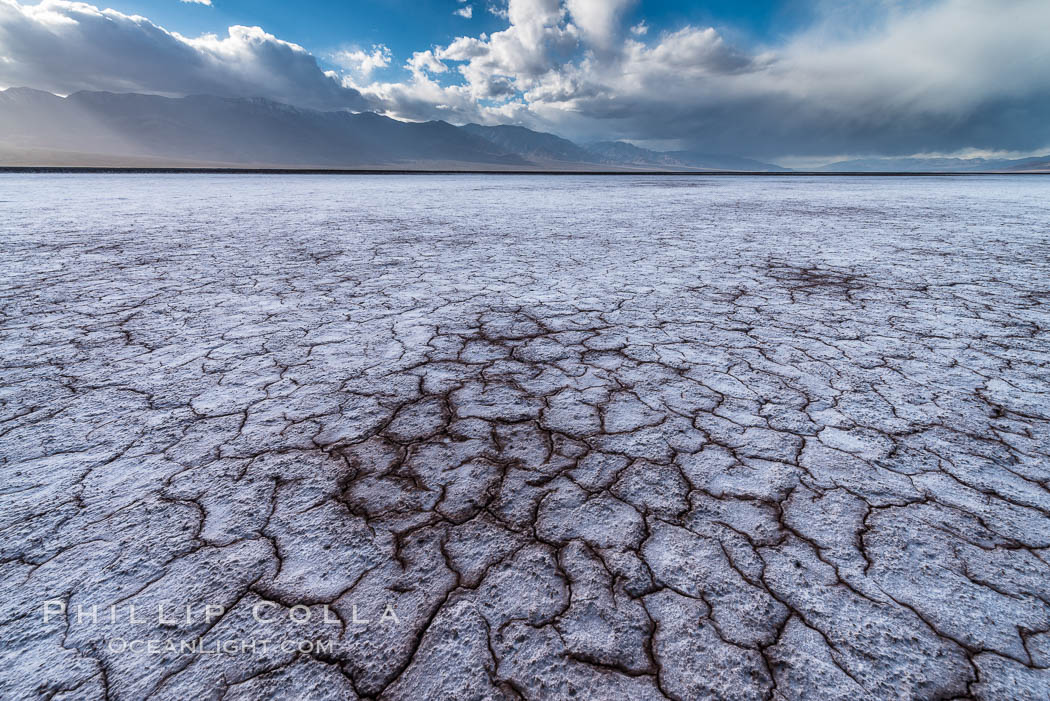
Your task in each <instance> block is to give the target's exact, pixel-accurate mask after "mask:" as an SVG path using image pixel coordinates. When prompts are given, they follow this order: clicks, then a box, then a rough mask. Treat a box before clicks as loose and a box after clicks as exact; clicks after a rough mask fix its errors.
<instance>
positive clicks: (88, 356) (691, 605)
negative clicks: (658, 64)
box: [0, 174, 1050, 701]
mask: <svg viewBox="0 0 1050 701" xmlns="http://www.w3.org/2000/svg"><path fill="white" fill-rule="evenodd" d="M0 349H2V351H0V363H2V370H0V551H2V552H0V562H2V564H0V697H3V698H4V699H20V698H36V697H44V698H55V699H92V698H111V699H142V698H156V699H189V698H226V699H257V698H268V697H272V698H300V699H353V698H358V697H360V698H370V699H440V698H447V699H464V700H466V699H503V698H508V699H516V698H526V699H569V698H577V699H602V700H612V699H631V700H636V699H663V698H670V699H680V700H683V701H685V700H692V699H706V698H712V699H775V700H786V699H800V700H806V701H809V700H813V699H848V700H850V701H855V700H858V699H951V698H971V697H975V698H981V699H1047V698H1050V179H1048V178H1039V177H1035V176H1032V177H1023V176H1015V177H959V178H949V177H943V178H942V177H937V178H880V177H871V178H862V177H857V178H832V177H825V178H807V177H762V178H746V177H741V178H719V177H650V178H645V177H634V176H631V177H607V178H600V177H576V176H573V177H569V176H565V177H544V176H500V177H484V176H467V175H463V176H393V175H391V176H383V177H367V176H359V177H358V176H346V177H343V176H249V175H244V176H235V175H212V176H209V175H10V174H9V175H3V176H0Z"/></svg>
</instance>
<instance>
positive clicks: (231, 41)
mask: <svg viewBox="0 0 1050 701" xmlns="http://www.w3.org/2000/svg"><path fill="white" fill-rule="evenodd" d="M0 53H2V54H3V55H5V56H7V58H8V59H9V60H8V61H4V62H2V63H0V85H6V86H28V87H34V88H38V89H42V90H49V91H51V92H55V93H58V94H68V93H72V92H76V91H78V90H110V91H114V92H146V93H157V94H162V95H186V94H192V93H208V94H213V95H222V96H248V97H268V98H271V99H275V100H280V101H282V102H289V103H292V104H297V105H301V106H306V107H323V108H329V109H339V108H351V109H364V108H366V107H367V104H366V103H365V101H364V100H363V99H362V98H361V96H360V94H359V93H358V92H357V91H356V90H352V89H349V88H347V87H345V86H344V85H343V84H342V83H341V82H340V81H339V80H337V79H335V78H333V77H332V76H330V75H326V74H325V72H324V71H322V70H321V68H320V67H319V66H318V64H317V60H316V59H315V58H314V57H313V56H312V55H311V54H310V53H309V52H307V51H306V50H305V49H304V48H303V47H301V46H298V45H296V44H293V43H291V42H287V41H282V40H281V39H278V38H277V37H275V36H273V35H272V34H268V33H267V32H265V31H263V30H262V29H260V28H259V27H242V26H234V27H230V28H229V29H228V30H227V33H226V35H225V36H219V35H215V34H206V35H203V36H199V37H195V38H191V37H185V36H182V35H181V34H178V33H176V32H170V31H167V30H165V29H164V28H162V27H159V26H157V25H155V24H153V23H152V22H150V21H149V20H148V19H146V18H145V17H140V16H137V15H127V14H124V13H121V12H118V11H116V10H109V9H99V8H98V7H95V6H93V5H89V4H86V3H81V2H66V1H65V0H44V1H43V2H41V3H39V4H36V5H29V4H22V3H20V2H18V1H17V0H0Z"/></svg>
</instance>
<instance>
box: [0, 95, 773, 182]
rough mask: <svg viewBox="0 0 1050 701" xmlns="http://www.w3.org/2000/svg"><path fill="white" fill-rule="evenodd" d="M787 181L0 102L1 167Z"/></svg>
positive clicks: (288, 113)
mask: <svg viewBox="0 0 1050 701" xmlns="http://www.w3.org/2000/svg"><path fill="white" fill-rule="evenodd" d="M121 163H126V164H128V165H131V166H136V167H148V166H150V165H154V166H163V165H174V166H182V167H185V166H191V165H200V166H237V167H289V168H291V167H316V168H373V167H378V168H384V167H385V168H437V169H444V168H451V169H457V168H460V169H468V168H491V169H497V170H515V169H552V170H595V169H609V168H611V169H617V170H633V169H659V170H689V171H692V170H757V171H777V170H784V169H782V168H779V167H778V166H774V165H771V164H767V163H760V162H758V161H751V160H748V159H742V158H735V157H732V156H708V155H704V154H688V153H686V152H677V153H674V154H667V153H661V152H657V151H650V150H648V149H642V148H639V147H637V146H633V145H632V144H628V143H624V142H603V143H599V144H593V145H591V146H590V147H584V146H580V145H578V144H576V143H574V142H572V141H569V140H568V139H563V138H561V137H559V136H556V135H554V134H547V133H543V132H537V131H533V130H531V129H527V128H525V127H520V126H483V125H479V124H467V125H465V126H462V127H457V126H454V125H452V124H449V123H447V122H443V121H432V122H402V121H398V120H395V119H390V118H389V117H383V116H381V115H378V114H374V113H370V112H362V113H356V114H355V113H351V112H342V111H341V112H322V111H318V110H312V109H302V108H298V107H293V106H291V105H286V104H282V103H278V102H273V101H271V100H267V99H263V98H223V97H214V96H209V95H192V96H188V97H181V98H169V97H161V96H157V95H141V94H136V93H110V92H78V93H74V94H72V95H70V96H68V97H65V98H63V97H59V96H56V95H52V94H51V93H47V92H43V91H40V90H33V89H31V88H9V89H7V90H4V91H0V165H69V166H76V165H81V166H90V165H101V166H113V165H119V164H121Z"/></svg>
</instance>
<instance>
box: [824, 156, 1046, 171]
mask: <svg viewBox="0 0 1050 701" xmlns="http://www.w3.org/2000/svg"><path fill="white" fill-rule="evenodd" d="M814 170H815V171H817V172H823V173H835V172H849V173H886V172H892V173H975V172H986V171H992V172H1025V171H1045V170H1050V156H1035V157H1032V158H1014V159H1008V158H856V159H852V160H846V161H836V162H835V163H829V164H827V165H825V166H821V167H819V168H815V169H814Z"/></svg>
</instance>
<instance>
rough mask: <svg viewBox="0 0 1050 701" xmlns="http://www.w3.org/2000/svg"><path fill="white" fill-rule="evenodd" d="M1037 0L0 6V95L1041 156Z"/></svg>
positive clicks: (827, 152) (130, 0) (1042, 67)
mask: <svg viewBox="0 0 1050 701" xmlns="http://www.w3.org/2000/svg"><path fill="white" fill-rule="evenodd" d="M1048 28H1050V0H868V1H867V2H863V1H860V0H858V1H857V2H836V1H831V0H756V1H754V2H737V1H734V0H691V1H687V2H671V1H670V0H433V1H430V2H424V1H423V0H298V1H297V2H288V1H287V0H112V2H108V3H105V4H104V5H99V6H95V5H92V4H88V3H83V2H66V1H64V0H43V1H41V2H28V1H25V2H24V1H21V0H0V88H4V87H13V86H28V87H35V88H40V89H44V90H50V91H52V92H55V93H59V94H68V93H71V92H75V91H77V90H84V89H87V90H112V91H123V92H148V93H158V94H164V95H184V94H190V93H211V94H218V95H231V96H263V97H270V98H273V99H276V100H281V101H284V102H289V103H292V104H296V105H300V106H307V107H316V108H321V109H350V110H354V111H361V110H374V111H378V112H382V113H384V114H387V115H389V116H392V117H396V118H400V119H410V120H427V119H444V120H447V121H450V122H453V123H457V124H458V123H465V122H471V121H474V122H482V123H486V124H496V123H508V124H522V125H525V126H529V127H532V128H535V129H540V130H544V131H553V132H556V133H559V134H562V135H564V136H567V137H569V138H574V139H577V140H581V141H590V140H599V139H625V140H630V141H633V142H635V143H638V144H640V145H643V146H649V147H655V148H694V149H699V150H703V151H708V152H716V153H732V154H737V155H744V156H752V157H759V158H765V159H776V160H780V161H781V162H790V161H791V160H792V159H801V160H805V159H809V158H823V159H825V160H827V158H828V157H841V156H866V155H909V154H957V155H975V154H987V153H995V154H1002V155H1028V154H1031V153H1036V152H1047V151H1050V40H1048V38H1047V36H1048Z"/></svg>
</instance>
